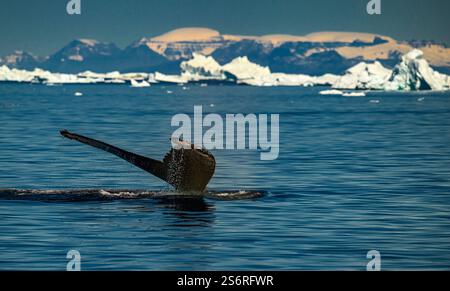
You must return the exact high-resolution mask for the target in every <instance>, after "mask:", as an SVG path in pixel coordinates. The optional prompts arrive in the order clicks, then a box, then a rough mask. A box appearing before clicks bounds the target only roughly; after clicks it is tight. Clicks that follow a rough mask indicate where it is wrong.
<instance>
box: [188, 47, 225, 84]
mask: <svg viewBox="0 0 450 291" xmlns="http://www.w3.org/2000/svg"><path fill="white" fill-rule="evenodd" d="M180 68H181V70H182V72H183V73H182V76H183V77H184V78H186V79H188V80H190V81H195V82H198V81H207V80H225V79H226V75H225V74H224V71H223V70H222V66H221V65H220V64H219V63H218V62H216V60H215V59H214V58H213V57H210V56H208V57H206V56H203V55H201V54H198V53H193V58H192V59H190V60H189V61H184V62H182V63H181V64H180Z"/></svg>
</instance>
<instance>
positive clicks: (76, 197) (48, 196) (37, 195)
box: [0, 189, 267, 202]
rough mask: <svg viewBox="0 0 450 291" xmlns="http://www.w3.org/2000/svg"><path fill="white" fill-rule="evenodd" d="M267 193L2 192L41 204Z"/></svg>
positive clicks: (0, 196)
mask: <svg viewBox="0 0 450 291" xmlns="http://www.w3.org/2000/svg"><path fill="white" fill-rule="evenodd" d="M266 194H267V192H266V191H258V190H238V191H236V190H231V191H207V192H204V193H203V194H202V195H196V194H189V193H180V192H175V191H164V190H156V191H151V190H136V189H133V190H132V189H114V190H109V189H108V190H103V189H69V190H68V189H63V190H41V189H0V200H22V201H41V202H83V201H111V200H131V199H135V200H136V199H174V200H177V199H193V200H194V199H203V198H207V199H212V200H245V199H256V198H260V197H262V196H264V195H266Z"/></svg>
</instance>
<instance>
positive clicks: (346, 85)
mask: <svg viewBox="0 0 450 291" xmlns="http://www.w3.org/2000/svg"><path fill="white" fill-rule="evenodd" d="M391 75H392V71H391V70H389V69H386V68H385V67H383V65H382V64H381V63H379V62H374V63H373V64H367V63H364V62H361V63H359V64H357V65H356V66H354V67H351V68H350V69H348V70H347V71H346V72H345V74H344V75H343V76H341V77H339V78H337V80H336V82H334V84H333V86H332V87H333V88H334V89H350V90H368V89H371V90H383V89H384V88H385V86H386V83H387V81H388V80H389V78H390V77H391Z"/></svg>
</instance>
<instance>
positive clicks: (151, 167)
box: [60, 129, 167, 182]
mask: <svg viewBox="0 0 450 291" xmlns="http://www.w3.org/2000/svg"><path fill="white" fill-rule="evenodd" d="M60 134H61V135H62V136H64V137H66V138H68V139H72V140H76V141H79V142H81V143H84V144H87V145H90V146H92V147H95V148H98V149H101V150H103V151H106V152H108V153H111V154H113V155H116V156H118V157H119V158H121V159H124V160H125V161H127V162H129V163H131V164H133V165H135V166H137V167H139V168H141V169H142V170H144V171H147V172H149V173H151V174H152V175H155V176H156V177H158V178H160V179H162V180H164V181H166V182H167V166H166V165H165V164H164V163H163V162H160V161H157V160H154V159H151V158H147V157H144V156H141V155H138V154H135V153H132V152H129V151H126V150H123V149H121V148H118V147H115V146H113V145H110V144H107V143H104V142H102V141H99V140H95V139H92V138H89V137H86V136H82V135H79V134H76V133H72V132H69V131H68V130H65V129H63V130H61V131H60Z"/></svg>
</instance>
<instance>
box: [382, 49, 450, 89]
mask: <svg viewBox="0 0 450 291" xmlns="http://www.w3.org/2000/svg"><path fill="white" fill-rule="evenodd" d="M385 89H387V90H404V91H411V90H439V91H441V90H449V89H450V78H449V76H448V75H444V74H441V73H439V72H436V71H434V70H433V69H432V68H431V67H430V65H429V64H428V62H427V61H426V60H425V59H424V58H423V52H422V51H421V50H418V49H414V50H412V51H411V52H409V53H407V54H406V55H404V56H403V57H402V61H401V63H400V64H398V65H397V66H395V68H394V70H393V73H392V76H391V77H390V79H389V83H388V84H387V86H386V88H385Z"/></svg>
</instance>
